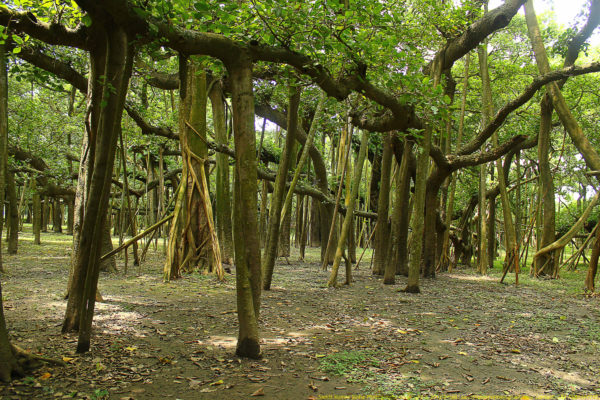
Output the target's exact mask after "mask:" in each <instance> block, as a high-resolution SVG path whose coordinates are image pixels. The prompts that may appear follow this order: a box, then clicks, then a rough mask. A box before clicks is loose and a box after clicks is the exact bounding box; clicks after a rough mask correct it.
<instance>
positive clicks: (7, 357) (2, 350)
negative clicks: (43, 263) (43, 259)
mask: <svg viewBox="0 0 600 400" xmlns="http://www.w3.org/2000/svg"><path fill="white" fill-rule="evenodd" d="M0 52H1V53H2V55H0V60H1V59H2V58H4V45H0ZM3 64H4V63H3V62H1V61H0V68H2V70H0V75H2V74H3V71H4V70H5V68H3ZM4 65H5V64H4ZM0 90H2V78H1V77H0ZM0 96H1V95H0ZM0 112H1V110H0ZM0 134H1V132H0ZM0 150H1V148H0ZM3 160H6V158H4V159H3ZM0 198H1V195H0ZM13 375H23V370H22V368H21V366H20V365H19V363H18V361H17V357H15V354H14V353H13V350H12V346H11V344H10V340H9V338H8V330H7V329H6V320H5V319H4V305H3V303H2V284H1V283H0V381H2V382H10V381H11V379H12V376H13Z"/></svg>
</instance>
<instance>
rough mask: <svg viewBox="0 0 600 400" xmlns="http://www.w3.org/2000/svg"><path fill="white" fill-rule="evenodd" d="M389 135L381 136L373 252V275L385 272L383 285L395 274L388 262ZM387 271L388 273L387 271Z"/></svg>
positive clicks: (392, 281) (391, 264)
mask: <svg viewBox="0 0 600 400" xmlns="http://www.w3.org/2000/svg"><path fill="white" fill-rule="evenodd" d="M391 135H392V134H391V133H385V134H384V136H383V155H382V157H381V164H380V171H381V175H380V176H381V184H380V185H379V196H378V199H377V220H378V221H379V222H378V224H377V228H376V231H375V249H374V250H373V253H374V254H373V258H374V260H373V274H374V275H382V274H383V273H384V271H385V272H386V274H385V278H384V283H386V284H393V283H394V275H395V274H396V266H395V265H394V264H393V263H392V262H390V260H388V254H389V249H390V225H389V223H388V215H389V205H390V178H391V171H392V136H391ZM373 169H374V167H373ZM371 186H373V185H371ZM388 269H389V270H390V271H388ZM390 273H391V276H390Z"/></svg>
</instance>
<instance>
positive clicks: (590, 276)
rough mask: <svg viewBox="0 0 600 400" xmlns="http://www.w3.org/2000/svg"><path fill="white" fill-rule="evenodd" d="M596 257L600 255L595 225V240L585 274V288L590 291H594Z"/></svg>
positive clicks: (598, 234)
mask: <svg viewBox="0 0 600 400" xmlns="http://www.w3.org/2000/svg"><path fill="white" fill-rule="evenodd" d="M598 257H600V227H599V226H598V225H596V240H595V241H594V247H592V255H591V256H590V264H589V265H588V270H587V274H586V277H585V288H586V289H587V290H589V291H590V292H594V289H595V284H594V280H595V279H596V273H597V271H598Z"/></svg>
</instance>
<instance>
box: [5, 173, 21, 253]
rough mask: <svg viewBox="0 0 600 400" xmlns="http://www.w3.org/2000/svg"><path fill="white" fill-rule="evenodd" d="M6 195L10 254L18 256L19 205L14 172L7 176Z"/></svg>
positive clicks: (8, 250)
mask: <svg viewBox="0 0 600 400" xmlns="http://www.w3.org/2000/svg"><path fill="white" fill-rule="evenodd" d="M6 194H7V195H8V249H7V252H8V254H17V248H18V245H19V204H18V199H17V188H16V185H15V174H14V172H11V171H8V173H7V174H6Z"/></svg>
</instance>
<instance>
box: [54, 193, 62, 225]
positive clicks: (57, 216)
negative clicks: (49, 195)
mask: <svg viewBox="0 0 600 400" xmlns="http://www.w3.org/2000/svg"><path fill="white" fill-rule="evenodd" d="M52 232H54V233H62V210H61V208H60V198H58V197H55V198H54V199H53V201H52Z"/></svg>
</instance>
